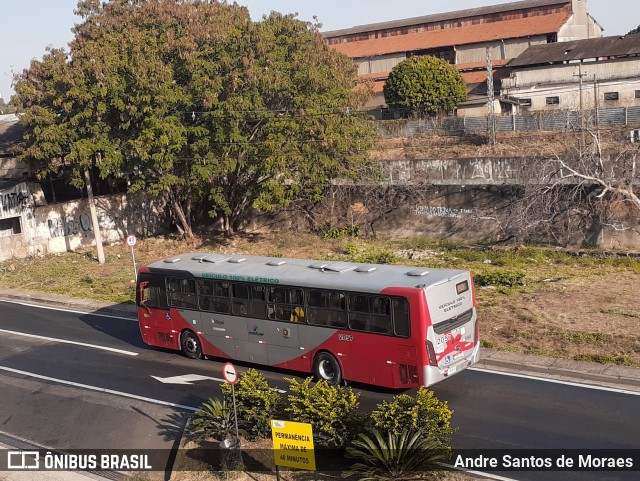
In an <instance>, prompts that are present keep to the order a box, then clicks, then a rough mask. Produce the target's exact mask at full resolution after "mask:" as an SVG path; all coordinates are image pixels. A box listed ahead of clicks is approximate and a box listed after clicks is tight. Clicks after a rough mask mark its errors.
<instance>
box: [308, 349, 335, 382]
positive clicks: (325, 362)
mask: <svg viewBox="0 0 640 481" xmlns="http://www.w3.org/2000/svg"><path fill="white" fill-rule="evenodd" d="M313 374H314V375H315V377H316V379H317V380H318V381H326V382H327V384H329V385H330V386H338V385H339V384H340V381H342V371H341V370H340V364H338V361H337V360H336V358H335V357H333V356H332V355H331V354H329V353H328V352H321V353H320V354H318V355H317V356H316V357H315V358H314V360H313Z"/></svg>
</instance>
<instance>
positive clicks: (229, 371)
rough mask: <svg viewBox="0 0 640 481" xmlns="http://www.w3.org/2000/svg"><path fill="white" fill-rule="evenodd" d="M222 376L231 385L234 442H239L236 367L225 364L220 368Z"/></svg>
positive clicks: (228, 363)
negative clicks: (234, 427)
mask: <svg viewBox="0 0 640 481" xmlns="http://www.w3.org/2000/svg"><path fill="white" fill-rule="evenodd" d="M222 375H223V377H224V380H225V381H226V382H228V383H229V384H231V396H232V398H233V418H234V419H235V421H236V442H240V434H239V433H238V414H237V412H236V387H235V384H236V383H237V382H238V372H237V371H236V367H235V366H234V365H233V364H231V363H230V362H227V363H225V365H224V367H223V368H222Z"/></svg>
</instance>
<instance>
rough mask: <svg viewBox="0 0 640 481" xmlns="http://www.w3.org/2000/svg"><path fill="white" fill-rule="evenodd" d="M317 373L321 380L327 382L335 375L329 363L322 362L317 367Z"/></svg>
mask: <svg viewBox="0 0 640 481" xmlns="http://www.w3.org/2000/svg"><path fill="white" fill-rule="evenodd" d="M319 371H320V375H321V376H322V378H323V379H326V380H328V381H329V380H331V379H333V378H334V377H335V375H336V373H335V371H334V370H333V368H332V366H331V363H330V362H329V361H322V362H321V363H320V366H319Z"/></svg>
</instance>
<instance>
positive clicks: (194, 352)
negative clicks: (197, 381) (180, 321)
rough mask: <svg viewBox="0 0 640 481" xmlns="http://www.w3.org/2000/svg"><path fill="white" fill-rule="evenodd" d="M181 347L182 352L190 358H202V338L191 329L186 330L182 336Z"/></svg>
mask: <svg viewBox="0 0 640 481" xmlns="http://www.w3.org/2000/svg"><path fill="white" fill-rule="evenodd" d="M180 348H181V350H182V354H184V355H185V356H186V357H188V358H189V359H200V358H201V357H202V346H200V339H198V336H196V335H195V334H194V333H193V332H191V331H184V332H183V333H182V335H181V336H180Z"/></svg>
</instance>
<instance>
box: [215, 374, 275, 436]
mask: <svg viewBox="0 0 640 481" xmlns="http://www.w3.org/2000/svg"><path fill="white" fill-rule="evenodd" d="M222 392H223V393H224V394H225V397H226V398H227V399H228V400H229V401H228V402H231V401H230V399H231V392H232V387H231V385H230V384H227V383H225V384H223V385H222ZM235 392H236V410H237V412H238V422H239V424H240V426H241V427H242V428H243V430H244V432H245V433H246V434H247V436H249V437H256V438H267V437H270V436H271V420H272V419H277V418H278V417H280V414H281V413H282V401H283V400H282V396H281V395H280V393H278V392H277V391H274V390H273V389H271V387H269V384H268V383H267V380H266V379H265V378H264V376H263V375H262V374H261V373H259V372H258V371H256V370H255V369H249V370H248V371H246V372H245V373H243V374H242V375H241V376H240V377H239V378H238V382H237V383H236V385H235Z"/></svg>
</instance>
